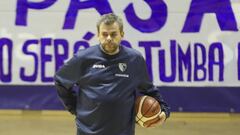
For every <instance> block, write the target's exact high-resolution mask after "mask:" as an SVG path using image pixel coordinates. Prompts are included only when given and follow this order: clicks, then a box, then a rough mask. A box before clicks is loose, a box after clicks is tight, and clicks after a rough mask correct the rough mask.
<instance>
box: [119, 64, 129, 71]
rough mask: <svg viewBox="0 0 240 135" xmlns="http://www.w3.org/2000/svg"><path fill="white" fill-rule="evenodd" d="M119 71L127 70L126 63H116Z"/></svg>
mask: <svg viewBox="0 0 240 135" xmlns="http://www.w3.org/2000/svg"><path fill="white" fill-rule="evenodd" d="M118 67H119V69H120V70H121V71H122V72H124V71H126V69H127V64H126V63H118Z"/></svg>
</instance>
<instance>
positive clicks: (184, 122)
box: [0, 110, 240, 135]
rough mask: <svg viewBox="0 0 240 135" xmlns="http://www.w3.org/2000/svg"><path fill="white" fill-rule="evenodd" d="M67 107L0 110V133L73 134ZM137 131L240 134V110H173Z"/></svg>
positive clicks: (172, 134) (139, 133)
mask: <svg viewBox="0 0 240 135" xmlns="http://www.w3.org/2000/svg"><path fill="white" fill-rule="evenodd" d="M75 130H76V129H75V124H74V117H73V116H71V115H70V114H69V113H68V112H66V111H21V110H0V135H75ZM136 135H240V114H229V113H177V112H175V113H172V115H171V118H169V119H168V120H167V122H166V123H165V124H164V125H163V126H161V127H157V128H151V129H144V128H141V127H139V126H137V127H136Z"/></svg>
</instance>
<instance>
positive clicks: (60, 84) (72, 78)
mask: <svg viewBox="0 0 240 135" xmlns="http://www.w3.org/2000/svg"><path fill="white" fill-rule="evenodd" d="M79 77H80V62H79V60H78V58H77V56H76V55H74V57H73V58H72V59H70V60H69V61H68V62H67V63H65V64H64V65H63V66H62V67H61V68H60V69H59V70H58V71H57V72H56V73H55V76H54V81H55V87H56V89H57V94H58V96H59V98H60V99H61V101H62V102H63V105H64V106H65V108H66V109H67V110H68V111H69V112H71V113H72V114H74V115H75V114H76V102H77V97H76V93H75V92H74V91H73V89H72V88H73V86H74V85H75V84H76V83H77V81H78V80H79Z"/></svg>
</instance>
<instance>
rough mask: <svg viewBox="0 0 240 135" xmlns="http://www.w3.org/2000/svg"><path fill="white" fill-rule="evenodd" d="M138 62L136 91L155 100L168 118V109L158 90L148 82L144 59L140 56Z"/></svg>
mask: <svg viewBox="0 0 240 135" xmlns="http://www.w3.org/2000/svg"><path fill="white" fill-rule="evenodd" d="M138 62H139V64H140V66H138V67H140V68H139V70H138V72H139V79H140V83H139V85H138V89H139V91H140V93H141V94H144V95H148V96H151V97H153V98H155V99H156V100H157V101H158V102H159V103H160V106H161V110H162V111H164V112H165V114H166V116H167V118H168V117H169V116H170V107H169V106H168V104H167V103H166V102H165V101H164V100H163V97H162V95H161V94H160V92H159V88H158V87H156V86H154V85H153V83H152V81H151V80H150V78H149V75H148V71H147V66H146V62H145V60H144V58H143V57H142V56H140V57H139V59H138Z"/></svg>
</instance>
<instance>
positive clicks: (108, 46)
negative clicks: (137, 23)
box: [97, 13, 124, 54]
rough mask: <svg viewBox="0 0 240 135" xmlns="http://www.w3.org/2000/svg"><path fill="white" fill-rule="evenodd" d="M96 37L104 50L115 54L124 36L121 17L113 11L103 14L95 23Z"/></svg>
mask: <svg viewBox="0 0 240 135" xmlns="http://www.w3.org/2000/svg"><path fill="white" fill-rule="evenodd" d="M97 30H98V39H99V41H100V44H101V47H102V49H103V51H104V52H106V53H108V54H115V53H117V52H118V51H119V44H120V42H121V40H122V38H123V36H124V32H123V22H122V19H121V18H120V17H118V16H116V15H115V14H113V13H109V14H105V15H103V16H102V17H101V18H100V20H99V21H98V23H97Z"/></svg>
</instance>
